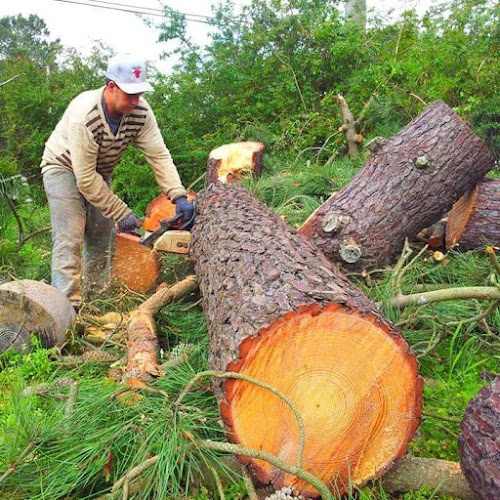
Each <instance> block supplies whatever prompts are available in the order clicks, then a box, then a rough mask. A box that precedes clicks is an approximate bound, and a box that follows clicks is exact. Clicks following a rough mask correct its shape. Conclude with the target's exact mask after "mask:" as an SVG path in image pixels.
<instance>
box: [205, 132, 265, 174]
mask: <svg viewBox="0 0 500 500" xmlns="http://www.w3.org/2000/svg"><path fill="white" fill-rule="evenodd" d="M264 149H265V147H264V144H263V143H262V142H254V141H247V142H234V143H231V144H224V145H223V146H220V147H218V148H217V149H214V150H212V151H211V152H210V154H209V160H212V161H216V162H217V173H218V178H219V182H222V183H224V184H225V183H228V182H234V181H237V180H239V179H241V177H242V175H243V174H244V173H245V172H251V173H253V175H254V176H255V177H258V176H259V175H260V174H261V172H262V156H263V154H264Z"/></svg>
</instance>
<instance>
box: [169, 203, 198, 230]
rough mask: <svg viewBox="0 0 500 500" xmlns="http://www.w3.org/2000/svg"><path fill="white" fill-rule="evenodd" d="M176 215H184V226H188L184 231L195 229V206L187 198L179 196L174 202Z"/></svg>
mask: <svg viewBox="0 0 500 500" xmlns="http://www.w3.org/2000/svg"><path fill="white" fill-rule="evenodd" d="M174 203H175V213H176V215H180V214H182V224H183V225H184V224H186V223H187V225H185V226H184V229H188V230H189V229H191V228H192V227H193V223H194V218H195V215H196V214H195V210H194V205H193V204H192V203H190V202H189V201H188V200H187V198H186V197H185V196H179V197H178V198H176V199H175V200H174Z"/></svg>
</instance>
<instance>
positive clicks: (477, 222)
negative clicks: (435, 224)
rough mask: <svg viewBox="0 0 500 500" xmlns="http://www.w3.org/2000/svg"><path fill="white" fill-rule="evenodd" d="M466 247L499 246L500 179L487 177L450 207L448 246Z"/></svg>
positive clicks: (468, 248) (470, 248)
mask: <svg viewBox="0 0 500 500" xmlns="http://www.w3.org/2000/svg"><path fill="white" fill-rule="evenodd" d="M456 244H458V247H459V248H460V249H463V250H473V249H474V248H479V247H482V246H485V245H493V246H500V179H484V180H483V181H481V182H480V183H478V184H477V185H476V186H475V187H474V188H473V189H472V190H470V191H468V192H467V193H466V194H464V195H463V196H462V197H461V198H460V199H459V200H458V201H457V202H456V203H455V205H453V208H452V209H451V212H450V215H449V220H448V225H447V230H446V246H447V248H450V247H452V246H455V245H456Z"/></svg>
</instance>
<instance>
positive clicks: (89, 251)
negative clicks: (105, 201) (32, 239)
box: [43, 167, 115, 308]
mask: <svg viewBox="0 0 500 500" xmlns="http://www.w3.org/2000/svg"><path fill="white" fill-rule="evenodd" d="M43 185H44V188H45V192H46V193H47V199H48V202H49V207H50V220H51V223H52V244H53V247H52V286H54V287H55V288H57V289H58V290H59V291H60V292H62V293H63V294H64V295H65V296H66V297H68V299H69V301H70V302H71V303H72V304H73V305H74V306H75V307H77V308H78V307H80V305H81V293H80V275H81V272H82V269H81V268H82V259H81V254H82V247H83V279H82V289H83V291H84V293H85V295H86V296H88V297H92V295H93V294H94V293H95V292H99V291H102V290H103V289H104V288H105V287H106V286H107V285H108V277H107V272H106V267H107V262H108V253H109V238H110V233H111V230H112V229H113V227H114V225H115V224H114V222H113V221H112V220H111V219H108V218H107V217H104V215H102V213H101V212H100V211H99V210H98V209H97V208H95V207H94V206H92V205H91V204H90V203H89V202H88V201H87V200H85V198H84V197H83V196H82V195H81V193H80V191H79V190H78V187H77V185H76V178H75V175H74V174H73V172H71V171H70V170H66V169H64V168H59V167H53V168H51V169H49V170H47V171H46V172H45V173H44V174H43Z"/></svg>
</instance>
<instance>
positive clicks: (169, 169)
mask: <svg viewBox="0 0 500 500" xmlns="http://www.w3.org/2000/svg"><path fill="white" fill-rule="evenodd" d="M143 104H144V100H141V105H143ZM146 106H147V107H148V113H147V119H146V123H145V124H144V127H143V128H142V130H141V131H140V132H139V134H138V136H137V137H136V139H135V144H136V145H137V147H138V148H139V149H140V150H141V151H142V152H143V153H144V156H145V157H146V160H147V161H148V163H149V164H150V165H151V168H152V169H153V173H154V175H155V178H156V182H157V183H158V185H159V186H160V188H161V190H162V191H163V192H164V193H165V194H166V195H167V197H168V198H169V199H170V200H175V199H176V198H178V197H179V196H186V189H185V188H184V186H183V185H182V182H181V179H180V177H179V172H178V171H177V167H176V166H175V164H174V162H173V160H172V156H171V155H170V151H169V150H168V149H167V147H166V146H165V142H164V140H163V137H162V135H161V132H160V129H159V127H158V124H157V122H156V118H155V116H154V113H153V110H152V109H151V108H150V107H149V105H148V104H146Z"/></svg>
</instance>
